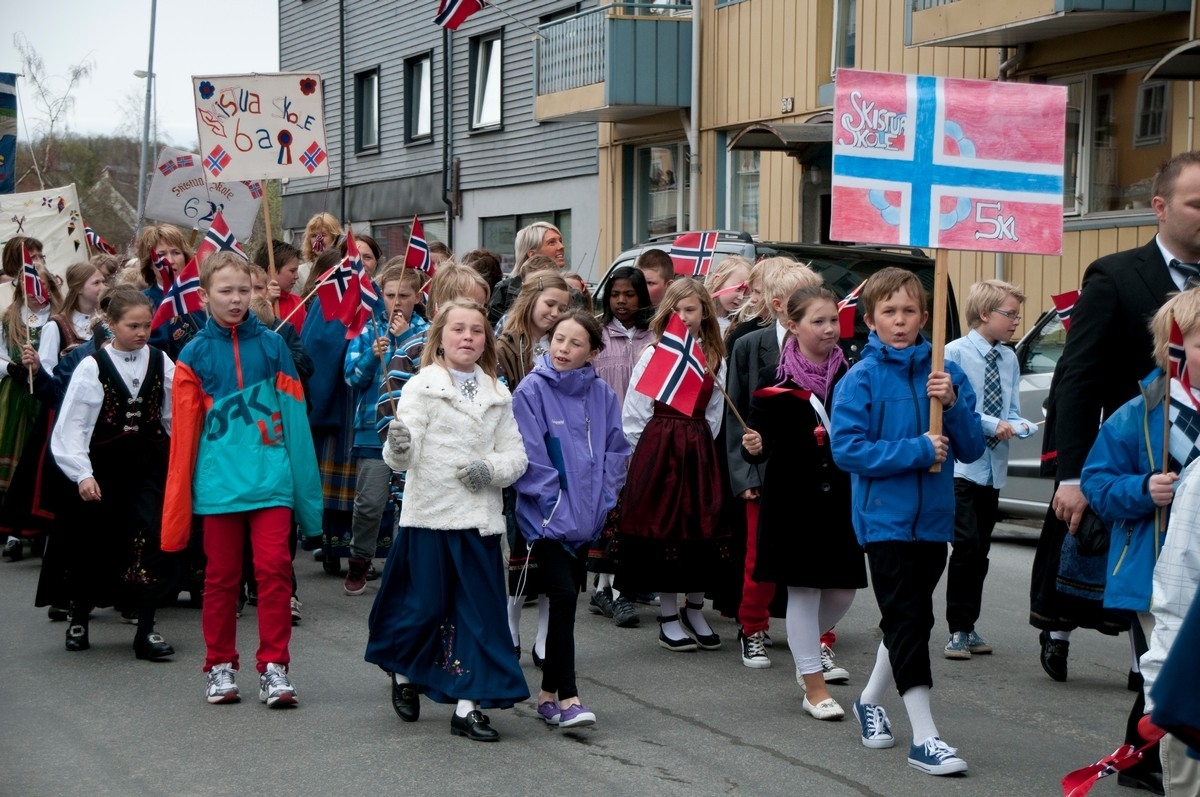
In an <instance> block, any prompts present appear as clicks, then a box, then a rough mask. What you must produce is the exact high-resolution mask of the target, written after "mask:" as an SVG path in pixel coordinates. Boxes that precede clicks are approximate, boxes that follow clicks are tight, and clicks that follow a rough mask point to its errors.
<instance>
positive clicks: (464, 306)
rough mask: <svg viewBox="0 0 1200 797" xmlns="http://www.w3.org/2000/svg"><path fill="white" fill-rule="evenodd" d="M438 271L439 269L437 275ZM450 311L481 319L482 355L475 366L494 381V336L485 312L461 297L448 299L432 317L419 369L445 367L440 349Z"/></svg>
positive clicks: (478, 305) (444, 356)
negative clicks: (459, 311)
mask: <svg viewBox="0 0 1200 797" xmlns="http://www.w3.org/2000/svg"><path fill="white" fill-rule="evenodd" d="M440 271H441V270H440V269H439V273H440ZM451 310H474V311H475V312H476V313H479V317H480V318H481V319H483V354H481V355H480V357H479V359H478V360H477V361H476V363H475V364H476V365H478V366H479V367H480V368H481V369H483V372H484V373H485V374H487V375H488V376H490V377H491V378H492V380H493V381H495V379H496V363H497V360H496V336H495V335H493V334H492V325H491V324H489V323H488V320H487V310H486V309H485V308H484V306H483V305H481V304H476V303H475V302H473V301H471V300H470V299H463V298H461V297H460V298H454V299H448V300H447V301H446V302H445V303H444V304H442V305H441V309H440V311H439V312H438V313H437V315H435V316H434V317H433V321H432V322H431V323H430V325H429V336H428V337H427V338H426V340H425V348H424V350H423V351H422V352H421V368H422V369H425V368H428V367H429V366H430V365H440V366H442V367H443V368H445V367H446V353H445V351H443V349H442V338H443V337H444V336H445V333H446V324H448V323H449V318H450V311H451Z"/></svg>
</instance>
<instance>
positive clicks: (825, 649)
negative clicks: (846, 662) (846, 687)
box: [821, 643, 850, 684]
mask: <svg viewBox="0 0 1200 797" xmlns="http://www.w3.org/2000/svg"><path fill="white" fill-rule="evenodd" d="M821 670H822V671H823V672H824V673H825V683H827V684H844V683H846V681H849V680H850V673H849V672H848V671H847V670H846V669H845V668H844V667H839V666H837V664H835V663H834V661H833V648H831V647H829V646H828V645H826V644H824V643H822V644H821Z"/></svg>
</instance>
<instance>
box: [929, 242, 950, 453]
mask: <svg viewBox="0 0 1200 797" xmlns="http://www.w3.org/2000/svg"><path fill="white" fill-rule="evenodd" d="M949 282H950V252H949V251H948V250H946V249H938V250H937V251H936V252H935V254H934V260H933V340H932V341H931V344H932V345H933V364H932V370H934V371H944V370H946V321H947V318H946V312H947V307H948V304H949V295H948V294H949V289H948V287H947V286H948V285H949ZM929 432H930V434H938V435H940V434H941V433H942V402H940V401H937V400H936V399H930V400H929ZM941 471H942V464H941V463H940V462H935V463H934V464H933V466H932V467H931V468H930V469H929V472H930V473H941Z"/></svg>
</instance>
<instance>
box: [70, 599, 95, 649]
mask: <svg viewBox="0 0 1200 797" xmlns="http://www.w3.org/2000/svg"><path fill="white" fill-rule="evenodd" d="M88 614H89V612H87V611H82V612H77V611H75V609H74V608H72V609H71V611H70V612H69V613H68V615H67V650H69V651H71V652H72V653H74V652H76V651H80V650H87V649H88V648H90V647H91V646H92V644H91V643H90V642H89V641H88Z"/></svg>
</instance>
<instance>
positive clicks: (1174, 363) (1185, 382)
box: [1167, 315, 1200, 410]
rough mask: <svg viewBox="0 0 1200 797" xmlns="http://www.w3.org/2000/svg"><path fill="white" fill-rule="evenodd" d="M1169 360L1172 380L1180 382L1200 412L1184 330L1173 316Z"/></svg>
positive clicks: (1168, 350)
mask: <svg viewBox="0 0 1200 797" xmlns="http://www.w3.org/2000/svg"><path fill="white" fill-rule="evenodd" d="M1167 359H1168V360H1170V362H1171V378H1172V379H1174V380H1176V381H1177V382H1179V384H1180V385H1181V386H1182V387H1183V392H1184V393H1187V396H1188V398H1190V399H1191V400H1192V406H1193V407H1195V408H1196V409H1197V410H1200V400H1197V399H1196V396H1195V395H1194V394H1193V393H1192V381H1191V379H1190V378H1189V375H1188V367H1187V350H1186V349H1185V348H1184V347H1183V330H1181V329H1180V328H1179V324H1178V323H1177V322H1176V321H1175V316H1174V315H1172V316H1171V337H1170V339H1169V340H1168V341H1167Z"/></svg>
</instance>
